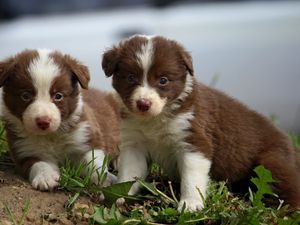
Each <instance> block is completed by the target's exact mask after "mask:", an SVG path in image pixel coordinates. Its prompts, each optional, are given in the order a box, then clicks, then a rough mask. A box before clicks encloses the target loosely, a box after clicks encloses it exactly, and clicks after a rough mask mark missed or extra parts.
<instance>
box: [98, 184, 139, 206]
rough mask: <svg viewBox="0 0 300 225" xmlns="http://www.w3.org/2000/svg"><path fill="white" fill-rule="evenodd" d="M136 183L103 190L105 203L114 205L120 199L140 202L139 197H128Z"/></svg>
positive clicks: (117, 185) (115, 185) (116, 185)
mask: <svg viewBox="0 0 300 225" xmlns="http://www.w3.org/2000/svg"><path fill="white" fill-rule="evenodd" d="M134 183H135V181H128V182H124V183H119V184H114V185H111V186H108V187H104V188H102V193H103V195H104V197H105V201H106V202H108V203H109V204H112V203H115V202H116V200H117V199H118V198H125V199H131V200H139V198H137V197H134V196H129V195H128V192H129V190H130V188H131V186H132V185H133V184H134Z"/></svg>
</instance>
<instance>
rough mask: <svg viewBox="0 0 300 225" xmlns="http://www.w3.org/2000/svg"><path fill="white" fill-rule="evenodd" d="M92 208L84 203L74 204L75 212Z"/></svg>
mask: <svg viewBox="0 0 300 225" xmlns="http://www.w3.org/2000/svg"><path fill="white" fill-rule="evenodd" d="M88 208H90V207H89V206H88V205H87V204H82V203H75V204H74V210H78V209H79V210H81V209H88Z"/></svg>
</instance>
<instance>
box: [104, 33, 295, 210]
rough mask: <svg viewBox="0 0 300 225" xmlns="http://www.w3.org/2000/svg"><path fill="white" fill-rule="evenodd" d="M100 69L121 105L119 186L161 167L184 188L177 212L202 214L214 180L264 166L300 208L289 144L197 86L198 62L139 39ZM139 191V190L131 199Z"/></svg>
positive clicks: (158, 41) (177, 48)
mask: <svg viewBox="0 0 300 225" xmlns="http://www.w3.org/2000/svg"><path fill="white" fill-rule="evenodd" d="M102 67H103V70H104V72H105V74H106V75H107V76H113V77H112V79H113V81H112V84H113V87H114V88H115V90H116V91H117V93H118V96H119V98H120V100H121V101H120V102H121V105H122V109H121V110H122V117H123V121H122V124H121V145H120V165H119V174H118V182H124V181H129V180H133V179H134V177H141V178H145V177H146V176H147V161H148V159H149V158H150V159H151V160H154V161H155V162H157V163H158V164H159V165H160V166H161V167H162V168H163V169H164V171H165V172H166V173H167V174H169V176H170V177H174V178H179V179H180V182H181V199H180V202H179V210H180V209H182V207H183V205H184V203H185V204H186V209H187V210H190V211H193V210H199V209H201V208H202V207H203V201H202V198H201V197H200V194H199V192H198V190H199V191H200V192H201V193H202V195H203V196H205V193H206V189H207V182H208V180H209V173H210V175H211V178H213V179H216V180H228V181H229V183H235V182H239V181H241V180H243V179H244V178H247V177H248V176H249V174H250V172H251V171H252V169H253V168H254V167H255V166H257V165H259V164H262V165H264V166H265V167H266V168H268V169H269V170H271V171H272V173H273V176H274V178H275V179H276V180H278V183H277V184H276V188H278V192H279V194H280V196H281V197H282V198H283V199H285V200H286V202H287V203H289V204H291V205H292V206H294V207H296V206H300V175H299V171H297V170H299V168H297V162H296V161H297V159H296V154H295V151H294V148H293V146H292V144H291V142H290V141H289V138H288V137H287V136H286V135H285V134H283V133H282V132H281V131H279V130H278V129H277V128H276V127H274V126H273V125H272V124H271V122H269V121H268V120H267V119H266V118H264V117H263V116H261V115H259V114H258V113H256V112H254V111H252V110H250V109H248V108H247V107H246V106H244V105H243V104H241V103H239V102H238V101H236V100H234V99H232V98H230V97H228V96H227V95H225V94H223V93H221V92H219V91H217V90H215V89H212V88H210V87H207V86H205V85H203V84H201V83H198V82H197V81H196V80H195V78H194V76H193V75H194V70H193V65H192V58H191V56H190V55H189V54H188V53H187V52H186V50H185V49H184V48H183V47H182V46H181V45H180V44H178V43H177V42H175V41H172V40H169V39H166V38H164V37H159V36H156V37H145V36H134V37H131V38H129V39H127V40H124V41H122V42H120V43H119V44H118V45H117V46H114V47H113V48H111V49H110V50H107V51H106V52H105V53H104V56H103V61H102ZM137 191H138V184H135V185H134V186H133V187H132V188H131V190H130V192H129V194H135V193H136V192H137Z"/></svg>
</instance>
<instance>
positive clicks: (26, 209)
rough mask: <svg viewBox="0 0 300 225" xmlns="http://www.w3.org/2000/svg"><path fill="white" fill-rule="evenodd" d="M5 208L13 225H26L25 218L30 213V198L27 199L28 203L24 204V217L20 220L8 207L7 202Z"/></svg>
mask: <svg viewBox="0 0 300 225" xmlns="http://www.w3.org/2000/svg"><path fill="white" fill-rule="evenodd" d="M4 207H5V210H6V212H7V214H8V216H9V219H10V221H11V223H12V224H13V225H22V224H24V220H25V217H26V216H27V214H28V212H29V208H30V198H28V199H26V201H25V203H24V206H23V209H22V216H21V218H20V219H17V218H16V215H15V213H14V212H13V211H12V210H11V208H10V207H9V206H8V204H7V202H5V203H4Z"/></svg>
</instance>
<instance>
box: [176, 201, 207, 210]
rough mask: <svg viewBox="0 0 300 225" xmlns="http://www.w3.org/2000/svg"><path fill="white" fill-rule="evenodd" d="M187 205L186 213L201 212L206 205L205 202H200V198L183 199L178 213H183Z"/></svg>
mask: <svg viewBox="0 0 300 225" xmlns="http://www.w3.org/2000/svg"><path fill="white" fill-rule="evenodd" d="M184 204H185V209H184V210H185V211H188V212H194V211H199V210H201V209H203V207H204V204H203V201H202V200H200V199H199V198H195V199H194V198H186V199H181V200H180V201H179V204H178V211H179V212H181V211H182V209H183V206H184Z"/></svg>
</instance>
